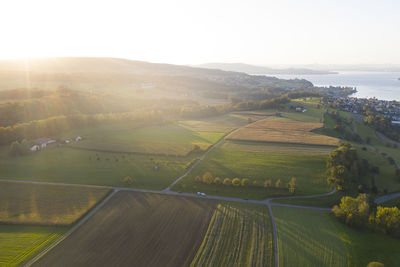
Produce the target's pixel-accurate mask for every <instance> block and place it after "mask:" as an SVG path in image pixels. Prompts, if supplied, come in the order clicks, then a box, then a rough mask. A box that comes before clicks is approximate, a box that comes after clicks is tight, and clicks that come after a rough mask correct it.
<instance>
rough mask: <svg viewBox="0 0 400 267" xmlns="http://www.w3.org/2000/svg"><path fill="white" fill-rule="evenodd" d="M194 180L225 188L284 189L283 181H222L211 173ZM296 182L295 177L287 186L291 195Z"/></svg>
mask: <svg viewBox="0 0 400 267" xmlns="http://www.w3.org/2000/svg"><path fill="white" fill-rule="evenodd" d="M194 180H195V181H196V182H198V183H205V184H208V185H211V184H215V185H225V186H231V185H232V186H236V187H239V186H242V187H247V186H254V187H260V186H263V187H264V188H270V187H275V188H282V181H281V179H278V180H276V181H275V182H274V183H273V182H272V180H266V181H264V183H262V184H260V183H259V182H258V181H257V180H254V181H251V180H250V179H248V178H242V179H240V178H233V179H231V178H225V179H221V178H219V177H215V178H214V177H213V175H212V174H211V172H206V173H204V174H203V176H201V177H200V176H199V175H198V176H196V177H195V178H194ZM296 181H297V179H296V178H295V177H292V178H291V179H290V181H289V182H288V183H287V184H286V187H287V189H288V190H289V192H290V193H295V191H296Z"/></svg>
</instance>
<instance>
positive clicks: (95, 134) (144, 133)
mask: <svg viewBox="0 0 400 267" xmlns="http://www.w3.org/2000/svg"><path fill="white" fill-rule="evenodd" d="M69 135H70V136H72V137H73V136H75V135H79V136H82V137H83V140H82V141H79V142H72V143H71V144H70V146H72V147H75V148H81V149H89V150H96V151H103V152H124V153H137V154H152V155H171V156H185V155H187V154H188V153H190V152H191V151H192V150H193V147H194V146H195V145H197V146H199V147H200V149H202V150H206V149H207V148H208V147H209V146H210V145H212V144H213V143H215V142H217V141H218V140H219V139H220V138H221V137H222V136H223V135H224V133H223V132H212V131H208V132H207V131H201V132H200V131H199V132H197V131H192V130H189V129H187V128H184V127H181V126H179V125H177V124H170V125H163V126H153V127H144V128H135V127H134V126H131V125H121V124H118V125H107V126H102V127H94V128H89V129H83V130H82V131H81V133H79V131H74V132H73V133H69Z"/></svg>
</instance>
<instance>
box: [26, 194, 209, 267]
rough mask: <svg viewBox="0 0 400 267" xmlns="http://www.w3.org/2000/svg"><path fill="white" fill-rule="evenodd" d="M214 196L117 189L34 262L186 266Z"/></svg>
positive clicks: (51, 264) (198, 242) (196, 244)
mask: <svg viewBox="0 0 400 267" xmlns="http://www.w3.org/2000/svg"><path fill="white" fill-rule="evenodd" d="M215 207H216V202H214V201H207V200H204V199H202V200H200V199H192V198H185V197H171V196H164V195H157V194H145V193H133V192H122V191H121V192H118V193H117V194H116V195H115V196H114V197H113V198H112V199H111V200H110V201H109V202H107V203H106V204H105V206H104V207H103V208H101V209H100V210H99V211H98V212H97V213H96V214H94V216H93V217H91V218H90V219H89V220H88V221H87V222H86V223H85V224H84V225H82V226H81V227H80V228H79V229H78V230H77V231H75V232H74V233H72V234H71V235H70V236H69V237H68V238H67V239H65V240H64V241H63V242H61V243H60V244H59V245H58V246H57V247H55V248H54V249H53V250H51V251H50V252H49V253H47V254H46V255H45V256H44V257H43V258H41V259H39V261H37V262H36V264H34V266H88V265H90V266H100V265H101V266H111V265H112V266H133V265H134V266H187V265H189V264H190V263H191V262H192V260H193V257H194V256H195V254H196V251H197V250H198V248H199V247H200V245H201V242H202V240H203V237H204V235H205V234H206V232H207V228H208V225H209V222H210V219H211V217H212V215H213V213H214V210H215Z"/></svg>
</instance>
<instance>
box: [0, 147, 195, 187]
mask: <svg viewBox="0 0 400 267" xmlns="http://www.w3.org/2000/svg"><path fill="white" fill-rule="evenodd" d="M8 151H9V150H8V148H6V147H5V148H1V149H0V174H1V178H11V179H22V180H36V181H51V182H65V183H76V184H93V185H96V184H97V185H109V186H125V185H124V183H123V182H122V180H123V178H124V177H126V176H131V177H132V178H133V183H132V184H131V185H129V186H132V187H136V188H151V189H163V188H165V187H167V186H168V185H169V184H170V183H171V182H172V181H174V180H175V179H176V178H177V177H179V176H180V175H182V174H183V173H184V172H185V169H184V166H185V165H186V164H187V163H188V162H190V161H191V160H192V158H193V157H194V156H190V157H165V156H151V155H147V156H146V155H136V154H121V153H106V152H95V151H88V150H82V149H72V148H65V147H51V148H50V147H49V148H46V149H45V150H43V151H41V152H38V153H35V154H32V155H28V156H23V157H11V156H10V155H9V153H8ZM155 166H157V167H158V168H157V169H155Z"/></svg>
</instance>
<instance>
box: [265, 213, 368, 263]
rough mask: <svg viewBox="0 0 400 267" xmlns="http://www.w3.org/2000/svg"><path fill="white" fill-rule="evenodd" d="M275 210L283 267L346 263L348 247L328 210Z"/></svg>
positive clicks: (280, 260) (280, 258)
mask: <svg viewBox="0 0 400 267" xmlns="http://www.w3.org/2000/svg"><path fill="white" fill-rule="evenodd" d="M273 213H274V216H275V222H276V225H277V231H278V250H279V265H280V266H310V267H311V266H315V267H320V266H332V267H339V266H347V253H346V247H345V244H344V242H342V240H341V238H340V237H339V234H338V231H337V230H336V228H335V225H334V224H333V222H332V221H331V218H330V215H329V212H325V211H315V210H307V209H298V208H287V207H273ZM364 266H365V265H364Z"/></svg>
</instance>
